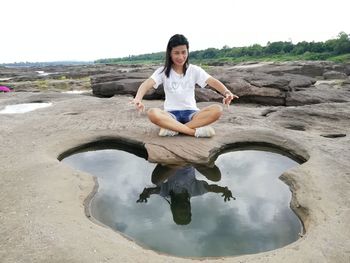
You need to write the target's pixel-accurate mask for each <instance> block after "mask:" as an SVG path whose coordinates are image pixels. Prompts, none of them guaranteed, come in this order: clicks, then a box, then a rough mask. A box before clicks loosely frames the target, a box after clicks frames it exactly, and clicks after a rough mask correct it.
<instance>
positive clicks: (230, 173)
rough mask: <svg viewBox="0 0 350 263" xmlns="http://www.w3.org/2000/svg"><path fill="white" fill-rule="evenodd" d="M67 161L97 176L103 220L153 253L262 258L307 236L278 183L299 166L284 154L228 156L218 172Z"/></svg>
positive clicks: (123, 157)
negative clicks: (257, 255) (262, 254)
mask: <svg viewBox="0 0 350 263" xmlns="http://www.w3.org/2000/svg"><path fill="white" fill-rule="evenodd" d="M63 162H65V163H68V164H70V165H72V166H73V167H75V168H77V169H79V170H83V171H86V172H89V173H90V174H93V175H95V176H97V177H98V181H99V190H98V192H97V193H96V195H95V197H94V199H93V200H92V202H91V210H92V215H93V216H94V217H95V218H96V219H97V220H99V221H100V222H102V223H104V224H106V225H108V226H110V227H111V228H113V229H116V230H118V231H120V232H123V233H124V234H126V235H127V236H129V237H131V238H133V239H135V240H136V241H137V242H138V243H140V244H142V245H144V246H146V247H149V248H151V249H153V250H155V251H161V252H164V253H168V254H172V255H177V256H199V257H203V256H230V255H240V254H250V253H258V252H262V251H268V250H272V249H276V248H279V247H282V246H285V245H287V244H289V243H291V242H293V241H295V240H297V239H298V233H299V232H300V231H301V223H300V221H299V220H298V218H297V217H296V215H295V214H294V213H293V211H292V210H291V209H290V208H289V203H290V200H291V193H290V191H289V189H288V187H287V186H286V185H285V184H284V183H282V182H281V181H280V180H278V177H279V176H280V175H281V174H282V173H283V172H284V171H285V170H287V169H289V168H292V167H293V166H296V165H297V163H296V162H294V161H293V160H291V159H289V158H287V157H285V156H282V155H280V154H276V153H271V152H264V151H255V150H249V151H248V150H247V151H237V152H228V153H225V154H222V155H220V156H219V157H218V159H217V160H216V161H215V166H213V167H205V166H191V165H187V166H184V167H174V166H173V167H169V166H162V165H159V164H158V165H155V164H151V163H149V162H147V161H146V160H144V159H142V158H139V157H137V156H135V155H132V154H130V153H127V152H123V151H120V150H99V151H91V152H83V153H78V154H75V155H71V156H69V157H67V158H65V159H64V160H63ZM213 182H215V183H213ZM142 189H144V190H143V191H142ZM230 190H231V191H232V192H233V193H234V196H235V197H236V198H237V199H236V200H235V201H230V202H224V201H225V199H226V200H229V199H231V200H232V193H231V191H230ZM222 195H223V196H222ZM178 196H179V197H178ZM146 200H147V201H148V202H147V203H146ZM135 201H139V202H138V203H137V202H135ZM141 202H143V204H140V203H141ZM169 203H170V206H169ZM171 206H173V207H171ZM169 208H170V209H169ZM174 221H175V222H176V224H175V223H174Z"/></svg>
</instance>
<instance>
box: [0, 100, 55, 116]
mask: <svg viewBox="0 0 350 263" xmlns="http://www.w3.org/2000/svg"><path fill="white" fill-rule="evenodd" d="M51 105H52V103H46V102H41V103H23V104H15V105H7V106H6V107H5V108H4V109H3V110H1V111H0V114H15V113H25V112H29V111H33V110H36V109H41V108H46V107H49V106H51Z"/></svg>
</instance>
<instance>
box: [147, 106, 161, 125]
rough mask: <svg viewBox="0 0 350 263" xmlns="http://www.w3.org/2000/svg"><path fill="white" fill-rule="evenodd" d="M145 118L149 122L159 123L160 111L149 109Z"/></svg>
mask: <svg viewBox="0 0 350 263" xmlns="http://www.w3.org/2000/svg"><path fill="white" fill-rule="evenodd" d="M147 116H148V119H149V120H150V121H151V122H153V123H157V122H159V119H160V116H161V110H160V109H157V108H151V109H149V110H148V111H147Z"/></svg>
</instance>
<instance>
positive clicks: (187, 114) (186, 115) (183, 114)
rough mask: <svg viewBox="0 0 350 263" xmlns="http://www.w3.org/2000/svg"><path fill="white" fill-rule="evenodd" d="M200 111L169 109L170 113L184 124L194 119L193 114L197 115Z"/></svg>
mask: <svg viewBox="0 0 350 263" xmlns="http://www.w3.org/2000/svg"><path fill="white" fill-rule="evenodd" d="M197 112H198V110H172V111H168V113H169V114H170V115H171V117H173V118H174V119H175V120H177V121H178V122H181V123H183V124H185V123H187V122H189V121H190V120H192V118H193V115H195V114H196V113H197Z"/></svg>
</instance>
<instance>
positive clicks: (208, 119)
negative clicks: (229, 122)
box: [185, 104, 222, 129]
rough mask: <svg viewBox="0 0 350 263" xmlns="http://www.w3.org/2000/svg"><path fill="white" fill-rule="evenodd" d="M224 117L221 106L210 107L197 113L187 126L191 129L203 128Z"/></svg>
mask: <svg viewBox="0 0 350 263" xmlns="http://www.w3.org/2000/svg"><path fill="white" fill-rule="evenodd" d="M221 115H222V107H221V106H220V105H217V104H215V105H210V106H208V107H205V108H203V109H201V110H200V111H199V112H197V113H196V114H195V115H194V116H193V118H192V120H191V121H189V122H188V123H186V124H185V125H186V126H187V127H189V128H191V129H195V128H198V127H203V126H206V125H209V124H211V123H213V122H215V121H217V120H218V119H219V118H220V117H221Z"/></svg>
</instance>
